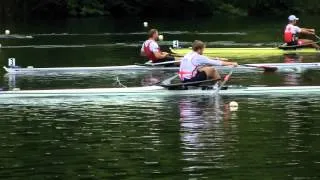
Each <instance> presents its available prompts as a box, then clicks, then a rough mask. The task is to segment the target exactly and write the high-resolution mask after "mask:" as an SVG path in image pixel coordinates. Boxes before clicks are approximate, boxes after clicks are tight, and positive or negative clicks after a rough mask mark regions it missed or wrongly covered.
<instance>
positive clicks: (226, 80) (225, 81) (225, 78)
mask: <svg viewBox="0 0 320 180" xmlns="http://www.w3.org/2000/svg"><path fill="white" fill-rule="evenodd" d="M234 68H235V67H233V68H232V69H231V70H230V72H229V74H228V75H226V76H225V77H224V79H223V82H222V83H221V84H220V86H219V87H218V89H217V90H216V92H215V95H216V96H217V95H218V93H219V91H220V90H221V88H222V87H223V86H224V85H225V84H226V83H227V82H228V81H229V79H230V77H231V75H232V73H233V70H234Z"/></svg>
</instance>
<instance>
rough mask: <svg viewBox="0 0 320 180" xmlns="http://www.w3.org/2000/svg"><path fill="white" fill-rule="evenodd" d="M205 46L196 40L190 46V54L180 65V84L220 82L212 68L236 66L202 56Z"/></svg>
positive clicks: (216, 72) (218, 76) (235, 64)
mask: <svg viewBox="0 0 320 180" xmlns="http://www.w3.org/2000/svg"><path fill="white" fill-rule="evenodd" d="M204 49H205V44H204V43H203V42H202V41H199V40H196V41H194V42H193V44H192V50H193V51H192V52H190V53H188V54H187V55H185V56H184V57H183V59H182V60H181V63H180V71H179V76H180V79H181V81H182V82H184V83H189V82H199V81H205V80H209V79H212V80H213V81H219V80H221V77H220V74H219V72H218V71H217V70H216V69H215V68H214V67H213V66H238V63H236V62H228V61H223V60H222V58H215V59H210V58H208V57H206V56H203V55H202V54H203V51H204Z"/></svg>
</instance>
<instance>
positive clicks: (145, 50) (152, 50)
mask: <svg viewBox="0 0 320 180" xmlns="http://www.w3.org/2000/svg"><path fill="white" fill-rule="evenodd" d="M148 37H149V39H148V40H146V41H145V42H144V43H143V45H142V48H141V56H143V57H147V58H149V60H151V61H152V63H160V62H166V61H175V58H174V57H173V56H170V55H169V53H167V52H162V51H161V50H160V47H159V45H158V43H157V40H158V39H159V33H158V30H157V29H151V30H150V31H149V33H148Z"/></svg>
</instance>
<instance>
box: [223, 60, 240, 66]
mask: <svg viewBox="0 0 320 180" xmlns="http://www.w3.org/2000/svg"><path fill="white" fill-rule="evenodd" d="M221 62H222V63H221V64H222V66H238V63H236V62H228V61H221Z"/></svg>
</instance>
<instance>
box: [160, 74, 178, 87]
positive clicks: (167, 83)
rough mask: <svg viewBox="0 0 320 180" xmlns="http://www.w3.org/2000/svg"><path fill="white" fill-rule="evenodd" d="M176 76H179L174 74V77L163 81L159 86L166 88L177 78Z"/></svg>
mask: <svg viewBox="0 0 320 180" xmlns="http://www.w3.org/2000/svg"><path fill="white" fill-rule="evenodd" d="M178 76H179V75H178V74H176V75H174V76H172V77H170V78H168V79H165V80H163V81H162V82H161V83H160V84H161V85H165V86H168V85H169V84H171V81H172V80H174V79H175V78H177V77H178Z"/></svg>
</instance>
